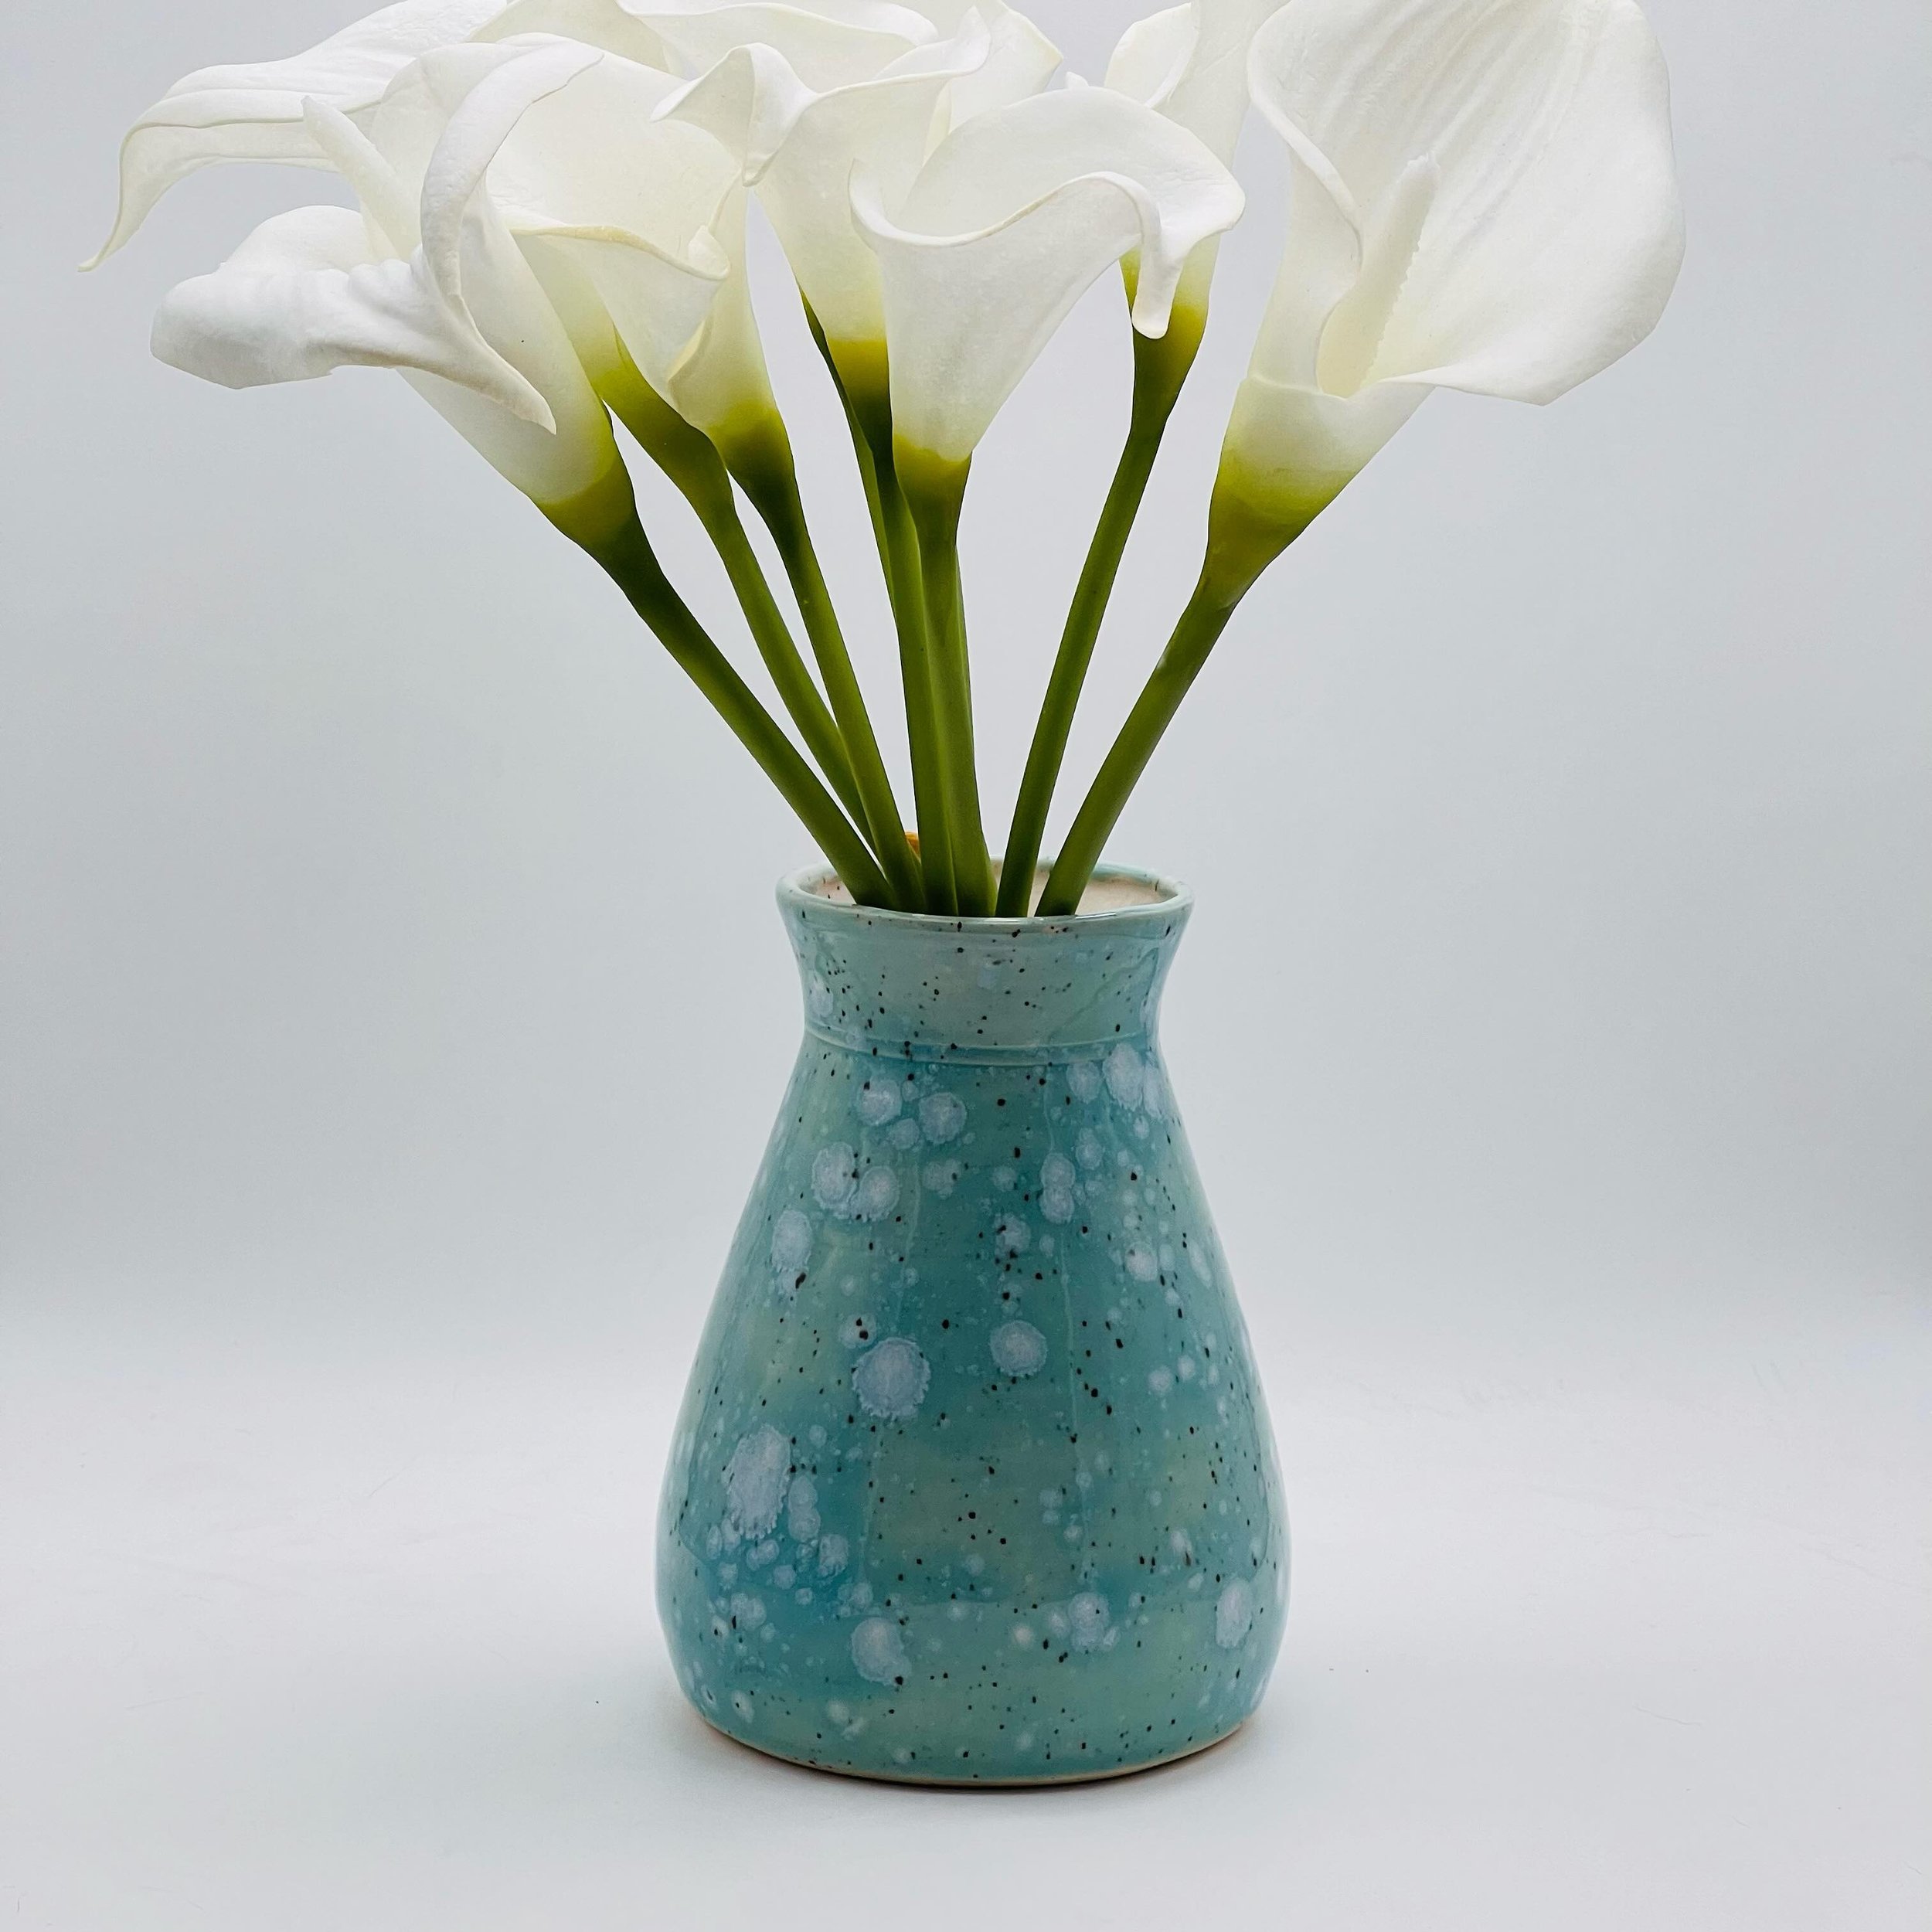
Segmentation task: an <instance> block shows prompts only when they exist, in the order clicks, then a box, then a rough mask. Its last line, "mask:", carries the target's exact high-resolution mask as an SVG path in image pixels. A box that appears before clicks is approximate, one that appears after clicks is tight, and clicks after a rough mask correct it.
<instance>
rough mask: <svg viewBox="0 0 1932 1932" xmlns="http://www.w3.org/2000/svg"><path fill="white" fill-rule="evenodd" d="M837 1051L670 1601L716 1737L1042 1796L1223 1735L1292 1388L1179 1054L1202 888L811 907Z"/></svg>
mask: <svg viewBox="0 0 1932 1932" xmlns="http://www.w3.org/2000/svg"><path fill="white" fill-rule="evenodd" d="M778 898H779V906H780V910H781V912H782V913H783V915H784V922H785V928H786V930H787V933H788V934H790V936H791V943H792V946H793V947H794V951H796V952H797V954H798V964H799V970H800V971H801V975H803V978H804V995H805V1038H804V1046H803V1048H802V1049H801V1052H800V1053H799V1056H798V1066H797V1068H796V1070H794V1073H793V1074H792V1077H791V1087H790V1088H789V1089H788V1090H787V1093H786V1094H785V1099H784V1106H783V1107H782V1108H781V1111H780V1114H779V1117H778V1124H777V1128H776V1130H775V1131H774V1133H773V1135H772V1138H771V1142H770V1147H769V1148H768V1149H767V1152H766V1155H765V1159H764V1165H763V1166H762V1167H761V1168H760V1170H759V1172H758V1177H757V1181H756V1182H755V1183H754V1185H753V1189H752V1192H751V1199H750V1203H749V1205H748V1206H747V1208H746V1209H745V1213H744V1219H743V1221H742V1223H740V1226H739V1229H738V1233H737V1237H736V1240H735V1241H734V1242H733V1244H732V1248H731V1253H730V1259H729V1260H727V1262H726V1266H725V1271H724V1278H723V1283H722V1284H721V1285H720V1286H719V1290H718V1294H717V1298H716V1302H715V1303H714V1304H713V1308H712V1311H711V1316H710V1319H709V1323H708V1324H707V1325H706V1329H705V1332H704V1338H703V1341H702V1344H701V1345H700V1346H699V1352H698V1359H697V1362H696V1366H695V1368H694V1369H693V1370H692V1377H691V1383H690V1386H689V1390H688V1392H687V1393H686V1395H685V1402H684V1406H683V1410H682V1413H681V1414H680V1416H679V1422H678V1428H677V1434H676V1437H675V1441H674V1443H673V1445H672V1455H671V1460H670V1464H669V1468H668V1472H667V1475H666V1477H665V1492H664V1498H663V1503H662V1512H661V1514H660V1517H659V1522H658V1606H659V1609H660V1611H661V1614H662V1617H663V1620H664V1628H665V1634H666V1635H667V1636H668V1639H669V1641H670V1646H671V1652H672V1658H673V1659H674V1661H675V1664H676V1667H677V1671H678V1675H679V1681H680V1682H682V1685H683V1686H684V1689H685V1692H687V1694H688V1695H689V1697H690V1698H691V1699H692V1702H693V1703H694V1704H695V1705H696V1707H697V1709H698V1710H699V1712H700V1713H701V1714H702V1716H704V1717H705V1719H706V1720H707V1721H708V1722H709V1723H712V1724H713V1725H715V1726H716V1727H717V1728H718V1729H719V1730H721V1731H723V1732H725V1733H726V1734H727V1735H729V1736H732V1737H734V1738H736V1739H737V1740H739V1741H740V1743H745V1744H748V1745H750V1746H752V1747H754V1748H755V1749H757V1750H761V1751H766V1752H769V1753H772V1754H773V1755H774V1756H777V1757H784V1758H789V1759H792V1760H796V1761H797V1762H798V1763H801V1764H809V1765H814V1766H817V1767H820V1768H822V1769H824V1770H832V1771H841V1772H845V1773H848V1774H855V1775H857V1776H859V1777H876V1778H893V1779H902V1780H913V1781H920V1782H925V1783H939V1784H1044V1783H1049V1782H1053V1781H1060V1780H1065V1779H1078V1778H1090V1777H1105V1776H1107V1775H1110V1774H1114V1773H1117V1772H1122V1771H1130V1770H1137V1769H1139V1768H1141V1767H1144V1766H1146V1765H1149V1764H1158V1763H1160V1762H1162V1760H1166V1759H1169V1758H1174V1757H1182V1756H1184V1755H1185V1754H1186V1753H1189V1752H1191V1751H1196V1750H1201V1749H1202V1748H1203V1747H1206V1746H1207V1745H1209V1744H1212V1743H1214V1742H1216V1740H1218V1739H1220V1738H1223V1737H1225V1736H1227V1735H1228V1733H1230V1732H1231V1731H1232V1730H1234V1729H1235V1728H1236V1726H1238V1725H1239V1724H1240V1723H1241V1721H1242V1720H1243V1719H1244V1718H1245V1717H1247V1715H1248V1714H1249V1713H1250V1711H1252V1710H1253V1709H1254V1706H1255V1705H1256V1703H1257V1701H1258V1700H1259V1699H1260V1696H1261V1693H1262V1690H1263V1689H1264V1686H1265V1685H1266V1684H1267V1678H1268V1672H1269V1669H1270V1666H1271V1665H1272V1664H1273V1662H1274V1656H1275V1652H1276V1651H1277V1648H1278V1647H1279V1645H1280V1643H1281V1627H1282V1620H1283V1615H1284V1610H1285V1607H1286V1605H1287V1573H1288V1551H1287V1524H1286V1522H1285V1519H1284V1515H1283V1511H1282V1505H1281V1479H1280V1475H1279V1473H1278V1471H1277V1466H1276V1462H1275V1455H1274V1441H1273V1438H1272V1437H1271V1435H1270V1431H1269V1427H1268V1420H1267V1410H1266V1408H1265V1406H1264V1403H1263V1401H1262V1396H1261V1389H1260V1384H1259V1383H1258V1381H1257V1379H1256V1375H1255V1368H1254V1363H1253V1359H1252V1357H1251V1355H1250V1353H1249V1349H1248V1344H1247V1334H1246V1332H1245V1329H1244V1328H1243V1323H1242V1320H1241V1315H1240V1309H1239V1308H1238V1307H1237V1306H1236V1302H1235V1299H1234V1293H1233V1287H1232V1285H1231V1284H1230V1281H1229V1280H1228V1277H1227V1272H1226V1267H1225V1265H1224V1264H1223V1259H1222V1256H1221V1251H1220V1247H1219V1243H1218V1242H1217V1241H1216V1239H1215V1234H1214V1227H1213V1223H1212V1222H1211V1221H1210V1219H1209V1216H1208V1210H1207V1204H1206V1201H1205V1199H1203V1198H1202V1192H1201V1185H1200V1182H1199V1179H1198V1178H1197V1177H1196V1173H1195V1171H1194V1164H1193V1162H1192V1160H1191V1159H1190V1158H1189V1154H1188V1148H1187V1141H1186V1138H1185V1135H1184V1134H1183V1133H1182V1128H1181V1124H1180V1120H1179V1116H1178V1114H1176V1112H1175V1106H1174V1102H1173V1097H1172V1090H1171V1088H1170V1087H1169V1086H1168V1078H1167V1071H1166V1068H1165V1065H1164V1063H1162V1059H1161V1055H1160V1049H1159V1046H1158V1040H1157V1038H1156V1035H1155V1021H1156V1015H1157V1012H1158V1004H1159V1000H1160V995H1161V988H1162V982H1163V981H1164V980H1165V978H1166V976H1167V971H1168V964H1169V963H1170V962H1171V961H1172V958H1173V955H1174V950H1175V946H1176V945H1177V944H1178V943H1179V940H1180V937H1181V931H1182V927H1184V926H1185V924H1186V923H1187V916H1188V912H1189V906H1190V903H1191V901H1190V899H1189V894H1188V893H1187V892H1186V890H1185V888H1183V887H1182V886H1179V885H1176V884H1175V883H1173V882H1172V881H1170V880H1166V879H1155V878H1152V877H1149V876H1144V875H1141V874H1136V873H1128V872H1107V873H1103V874H1102V875H1101V876H1100V878H1099V879H1097V881H1096V883H1095V886H1094V889H1093V890H1092V891H1090V893H1089V895H1088V897H1087V900H1086V901H1085V902H1084V903H1083V907H1082V911H1081V913H1080V916H1079V917H1077V918H1073V919H1055V920H1049V919H1029V920H992V919H986V920H940V919H935V918H930V917H922V916H917V915H912V914H906V913H881V912H875V911H872V910H867V909H865V908H862V907H859V906H854V905H852V903H850V902H849V900H847V899H846V898H845V896H844V894H843V893H842V889H839V888H838V887H837V886H835V884H834V883H832V882H831V881H830V880H829V879H828V877H827V876H826V875H825V873H824V872H801V873H798V874H796V875H794V876H793V877H791V879H787V880H786V881H785V882H784V884H783V885H782V886H781V887H780V888H779V893H778Z"/></svg>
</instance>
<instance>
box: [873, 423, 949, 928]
mask: <svg viewBox="0 0 1932 1932" xmlns="http://www.w3.org/2000/svg"><path fill="white" fill-rule="evenodd" d="M873 466H874V471H875V474H876V477H877V478H878V485H879V515H880V520H881V521H882V522H883V524H884V526H885V530H886V577H887V581H888V583H889V584H890V585H891V587H892V600H893V613H894V615H895V617H896V620H897V624H898V630H899V672H900V679H901V681H902V682H903V684H904V685H905V688H906V745H907V748H908V749H909V750H910V752H911V754H912V764H913V810H914V811H915V812H916V813H917V816H918V819H919V865H920V872H921V874H922V875H923V878H924V881H925V887H926V910H927V911H928V912H929V913H956V912H957V911H958V910H959V909H960V908H959V899H958V895H957V886H956V883H955V880H954V871H953V838H952V825H951V817H950V815H949V812H948V810H947V787H946V783H945V765H944V740H943V737H942V736H941V731H940V712H939V707H938V697H937V691H936V689H935V685H936V682H937V680H936V678H935V675H934V672H935V668H936V667H935V663H934V660H935V658H936V656H937V652H936V651H935V650H934V639H933V638H932V635H931V631H930V626H929V624H928V621H927V611H926V595H925V582H924V577H923V564H922V562H921V560H920V549H919V536H918V533H917V531H916V530H915V529H914V528H913V517H912V512H911V511H910V509H908V508H907V507H906V497H905V493H904V492H903V491H902V490H901V489H900V487H899V477H898V473H897V472H896V471H895V470H894V469H893V464H892V457H891V454H890V453H889V452H888V453H887V454H886V457H885V458H884V460H883V461H880V460H879V458H878V457H877V456H876V454H875V457H874V459H873Z"/></svg>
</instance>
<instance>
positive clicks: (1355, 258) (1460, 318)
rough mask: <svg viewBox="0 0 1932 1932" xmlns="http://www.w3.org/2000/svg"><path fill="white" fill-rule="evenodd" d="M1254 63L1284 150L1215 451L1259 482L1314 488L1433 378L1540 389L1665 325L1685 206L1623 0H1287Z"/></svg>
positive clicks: (1256, 84)
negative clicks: (1223, 439)
mask: <svg viewBox="0 0 1932 1932" xmlns="http://www.w3.org/2000/svg"><path fill="white" fill-rule="evenodd" d="M1250 86H1251V89H1252V92H1253V98H1254V101H1255V104H1256V105H1257V107H1258V108H1259V109H1260V112H1261V113H1262V114H1264V117H1266V118H1267V121H1269V123H1270V125H1271V126H1273V128H1274V129H1275V131H1277V133H1278V134H1280V135H1281V138H1282V140H1283V141H1284V143H1285V144H1286V145H1287V149H1288V151H1289V155H1290V156H1291V172H1292V181H1291V220H1290V224H1289V230H1288V237H1287V246H1286V247H1285V250H1284V253H1283V257H1282V262H1281V270H1280V274H1279V275H1278V276H1277V281H1276V284H1275V288H1274V294H1273V296H1272V297H1271V298H1270V304H1269V308H1268V311H1267V317H1266V318H1265V319H1264V322H1263V325H1262V328H1261V331H1260V336H1259V338H1258V339H1257V344H1256V347H1255V352H1254V356H1253V362H1252V364H1251V366H1250V372H1249V378H1248V381H1247V383H1245V384H1244V385H1243V390H1242V393H1241V398H1240V401H1239V402H1237V404H1236V410H1235V413H1234V417H1233V422H1232V423H1231V424H1230V432H1229V440H1228V444H1227V447H1226V451H1225V453H1224V458H1223V475H1224V478H1225V477H1226V475H1227V474H1229V473H1230V469H1232V470H1233V471H1234V472H1236V473H1237V474H1238V477H1239V478H1240V479H1244V480H1243V485H1242V486H1243V488H1244V489H1245V490H1246V491H1247V493H1248V495H1250V497H1251V498H1255V499H1256V500H1257V501H1258V500H1260V499H1261V498H1267V497H1268V496H1269V495H1270V493H1272V495H1273V496H1274V498H1277V499H1278V500H1279V501H1280V502H1281V504H1282V505H1284V515H1285V514H1287V508H1286V507H1285V506H1290V505H1301V504H1304V503H1305V502H1307V501H1308V500H1311V499H1312V498H1315V497H1323V498H1324V499H1325V495H1332V494H1333V488H1334V487H1338V485H1336V483H1335V478H1336V477H1337V475H1338V474H1339V471H1340V470H1341V469H1342V468H1345V467H1346V464H1348V463H1349V462H1351V461H1352V462H1353V463H1354V464H1355V467H1356V468H1359V467H1360V464H1362V463H1363V462H1366V461H1367V459H1368V457H1369V455H1370V454H1373V452H1374V451H1375V449H1376V448H1378V447H1380V445H1381V443H1382V442H1383V441H1384V440H1386V437H1388V436H1389V434H1393V430H1394V428H1395V427H1397V426H1398V425H1399V424H1400V422H1401V421H1403V420H1406V416H1407V415H1408V413H1410V411H1411V410H1413V407H1414V401H1415V400H1416V399H1419V398H1420V396H1421V395H1422V394H1423V393H1426V392H1427V390H1428V389H1431V388H1455V389H1466V390H1469V391H1471V392H1473V393H1478V394H1483V395H1490V396H1505V397H1509V398H1512V399H1514V400H1520V401H1524V402H1536V403H1545V402H1549V401H1551V400H1554V399H1555V398H1556V397H1557V396H1560V395H1562V394H1563V393H1564V392H1565V391H1566V390H1568V389H1572V388H1573V387H1574V386H1576V385H1577V383H1581V382H1583V381H1585V380H1587V379H1588V378H1589V377H1590V376H1594V375H1595V374H1597V372H1599V371H1600V370H1601V369H1604V368H1605V367H1607V366H1608V365H1609V364H1610V363H1611V362H1614V361H1615V360H1616V359H1617V358H1618V357H1619V356H1620V355H1623V354H1624V353H1625V352H1627V351H1628V350H1629V349H1631V348H1633V347H1634V346H1635V345H1636V344H1637V343H1638V342H1641V340H1642V339H1643V338H1644V337H1645V336H1646V335H1648V334H1649V332H1651V329H1652V328H1654V327H1655V325H1656V322H1657V320H1658V317H1659V316H1660V315H1662V312H1663V308H1664V305H1665V302H1666V301H1668V298H1669V296H1670V293H1671V290H1672V287H1673V285H1674V284H1675V281H1676V277H1677V271H1678V268H1679V264H1680V263H1681V261H1682V256H1683V222H1682V211H1681V208H1680V206H1679V199H1678V192H1677V183H1676V175H1675V165H1674V163H1673V161H1672V147H1671V132H1670V110H1669V90H1668V80H1667V78H1666V76H1665V70H1664V63H1663V57H1662V53H1661V52H1660V51H1659V49H1658V46H1657V43H1656V40H1655V36H1653V35H1652V34H1651V30H1650V28H1649V26H1648V23H1647V22H1645V19H1644V17H1643V15H1642V14H1641V12H1640V11H1639V10H1638V8H1637V6H1636V5H1634V0H1292V4H1291V5H1289V6H1287V8H1285V9H1284V10H1283V11H1282V12H1280V13H1278V14H1277V15H1274V17H1273V18H1271V19H1270V20H1269V21H1268V22H1267V25H1266V26H1264V27H1263V29H1261V31H1260V32H1259V33H1258V34H1257V36H1256V38H1255V41H1254V46H1253V52H1252V55H1251V58H1250ZM1391 392H1399V393H1397V394H1392V393H1391ZM1350 473H1351V474H1352V471H1351V472H1350ZM1341 480H1342V481H1345V480H1346V478H1345V476H1343V477H1342V478H1341ZM1291 520H1292V519H1291Z"/></svg>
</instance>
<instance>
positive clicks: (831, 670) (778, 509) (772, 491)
mask: <svg viewBox="0 0 1932 1932" xmlns="http://www.w3.org/2000/svg"><path fill="white" fill-rule="evenodd" d="M737 475H738V480H739V481H740V483H741V484H743V486H744V488H745V492H746V494H747V495H748V496H750V498H751V502H752V506H753V509H756V510H757V512H758V514H759V515H760V517H762V518H763V519H764V524H765V527H766V529H768V530H769V531H770V532H771V538H772V541H773V542H774V543H775V544H777V546H778V554H779V556H780V558H781V560H783V562H784V566H785V575H786V577H787V578H788V579H789V580H790V581H791V590H792V594H793V596H794V597H796V598H797V599H798V610H799V614H800V615H801V617H803V618H804V626H805V635H806V636H807V637H808V638H809V639H810V640H811V648H812V655H813V656H814V657H815V658H817V660H818V674H819V675H820V676H821V678H823V679H825V691H826V693H827V695H828V696H829V697H830V699H831V700H832V715H833V716H835V718H836V719H838V730H839V733H840V736H841V737H842V740H843V742H844V744H845V750H846V751H847V752H848V753H849V755H850V757H851V760H852V774H853V777H854V780H855V783H856V785H857V787H858V791H859V798H860V799H861V801H862V806H863V819H864V822H865V823H866V825H868V826H869V828H870V831H871V833H872V849H873V851H875V852H877V853H878V855H879V862H880V863H881V864H882V865H883V866H884V867H885V869H886V877H887V878H888V879H890V880H891V881H892V886H893V893H895V894H896V896H897V898H898V899H899V901H900V903H901V904H902V905H905V906H917V904H918V903H920V899H921V897H922V896H923V884H922V881H921V878H920V869H919V862H918V861H917V859H915V858H914V857H913V849H912V848H911V846H910V845H908V844H907V843H906V828H905V825H904V823H903V821H902V820H901V819H900V816H899V803H898V801H897V800H896V798H893V786H892V780H891V779H890V778H889V777H888V776H887V775H886V761H885V760H884V758H883V757H881V756H880V755H879V740H878V737H877V736H876V734H875V733H874V732H873V730H872V717H871V715H870V713H868V711H867V710H866V699H865V694H864V692H862V690H861V689H859V676H858V673H857V672H855V671H854V670H853V668H852V654H851V653H850V652H849V651H848V650H847V649H846V648H845V633H844V631H842V630H841V629H840V628H839V624H838V612H837V611H836V610H835V608H834V607H833V604H832V592H831V590H830V589H829V588H828V587H827V585H826V583H825V573H824V572H823V571H822V570H821V569H820V568H819V564H818V552H817V551H816V550H815V549H814V547H813V546H812V541H811V530H810V529H809V527H808V525H807V524H806V522H805V506H804V502H803V500H802V499H801V497H800V496H799V494H798V473H797V471H796V470H795V469H794V468H793V465H792V463H791V451H790V448H789V447H785V448H784V451H783V460H782V461H777V460H775V459H774V460H773V461H768V462H761V463H759V464H755V465H752V464H741V465H740V468H739V469H738V471H737ZM848 802H849V801H848Z"/></svg>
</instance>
